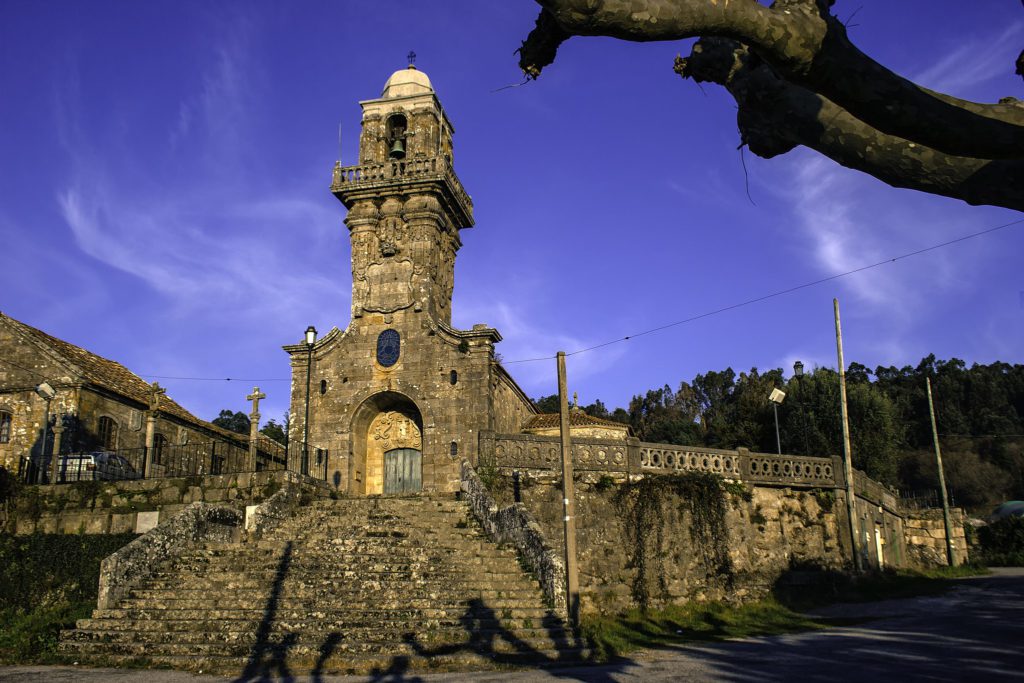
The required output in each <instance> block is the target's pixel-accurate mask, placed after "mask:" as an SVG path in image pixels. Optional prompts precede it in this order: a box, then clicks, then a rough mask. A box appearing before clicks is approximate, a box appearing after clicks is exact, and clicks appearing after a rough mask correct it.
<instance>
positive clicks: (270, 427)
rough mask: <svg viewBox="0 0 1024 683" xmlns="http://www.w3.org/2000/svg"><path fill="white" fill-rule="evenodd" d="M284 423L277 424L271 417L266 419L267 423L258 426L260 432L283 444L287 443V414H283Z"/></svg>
mask: <svg viewBox="0 0 1024 683" xmlns="http://www.w3.org/2000/svg"><path fill="white" fill-rule="evenodd" d="M284 420H285V421H284V424H278V423H277V421H275V420H274V419H273V418H271V419H270V420H269V421H267V424H265V425H263V426H262V427H260V434H262V435H263V436H265V437H268V438H270V439H273V440H274V441H276V442H278V443H280V444H285V443H288V415H287V413H286V414H285V418H284Z"/></svg>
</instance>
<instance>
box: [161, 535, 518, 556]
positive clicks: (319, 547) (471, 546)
mask: <svg viewBox="0 0 1024 683" xmlns="http://www.w3.org/2000/svg"><path fill="white" fill-rule="evenodd" d="M397 551H400V552H401V553H402V554H403V555H411V556H417V557H421V556H422V557H436V558H456V559H459V558H460V557H461V556H462V555H463V554H464V553H466V552H467V551H469V552H472V553H473V555H474V556H475V557H501V558H509V559H515V557H516V552H515V550H513V549H512V548H502V547H499V546H495V544H494V543H492V542H490V541H479V542H476V541H474V542H471V543H465V544H459V545H452V546H445V545H438V544H436V543H431V542H420V541H409V540H401V541H393V540H392V541H388V540H381V539H329V538H323V539H306V540H302V541H296V542H294V543H292V544H291V553H292V555H293V556H295V555H296V554H299V553H302V554H312V555H313V556H332V557H336V556H337V555H338V554H339V553H345V554H346V556H347V555H368V556H373V555H379V554H383V553H388V552H389V553H391V554H392V555H393V554H395V553H396V552H397ZM285 552H286V544H276V543H273V544H272V545H271V543H270V542H262V541H261V542H258V543H255V544H252V543H245V544H238V545H226V544H224V545H218V546H215V547H207V548H203V549H197V550H190V551H188V552H185V553H182V554H181V555H179V556H178V558H179V559H182V560H187V559H191V558H202V557H226V558H231V557H251V556H260V555H262V556H264V557H267V556H269V557H273V558H278V559H280V558H281V557H282V556H283V555H284V554H285Z"/></svg>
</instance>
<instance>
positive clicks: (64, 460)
mask: <svg viewBox="0 0 1024 683" xmlns="http://www.w3.org/2000/svg"><path fill="white" fill-rule="evenodd" d="M58 468H59V469H58V471H57V481H62V482H67V481H94V480H103V481H118V480H121V479H139V478H141V477H142V475H141V474H139V472H137V471H136V469H135V468H134V467H133V466H132V464H131V463H130V462H128V460H127V458H124V457H123V456H120V455H118V454H117V453H110V452H106V451H95V452H93V453H72V454H69V455H62V456H61V458H60V463H59V464H58Z"/></svg>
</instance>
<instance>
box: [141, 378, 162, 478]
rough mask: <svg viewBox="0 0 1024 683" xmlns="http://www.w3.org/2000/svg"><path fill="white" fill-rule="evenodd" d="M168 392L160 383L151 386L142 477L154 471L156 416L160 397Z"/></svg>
mask: <svg viewBox="0 0 1024 683" xmlns="http://www.w3.org/2000/svg"><path fill="white" fill-rule="evenodd" d="M166 393H167V390H166V389H164V388H163V387H162V386H160V383H159V382H153V383H152V384H150V385H149V410H148V411H146V458H145V460H143V463H142V476H143V477H148V476H150V475H151V474H152V469H153V439H155V438H156V416H157V413H158V412H159V411H160V397H161V396H163V395H164V394H166Z"/></svg>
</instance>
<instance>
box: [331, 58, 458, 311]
mask: <svg viewBox="0 0 1024 683" xmlns="http://www.w3.org/2000/svg"><path fill="white" fill-rule="evenodd" d="M359 104H360V106H361V107H362V109H363V118H362V131H361V134H360V137H359V164H358V165H357V166H344V167H343V166H341V164H340V162H339V163H338V164H337V165H336V166H335V168H334V177H333V180H332V183H331V191H332V192H333V193H334V196H336V197H337V198H338V199H339V200H340V201H341V202H342V203H343V204H344V205H345V208H347V209H348V216H347V217H346V218H345V224H346V225H347V226H348V229H349V234H350V237H351V240H352V325H365V324H369V323H376V322H382V323H387V324H389V325H395V326H402V323H405V324H409V323H412V322H413V321H412V320H410V318H411V317H415V316H418V315H423V314H426V315H427V316H429V317H430V318H431V319H432V320H434V321H435V322H440V323H444V324H445V325H450V324H451V302H452V289H453V286H454V275H455V254H456V252H458V250H459V247H460V246H461V240H460V239H459V230H462V229H463V228H469V227H472V226H473V203H472V201H471V200H470V198H469V195H468V194H466V191H465V190H464V189H463V187H462V183H461V182H459V178H458V176H456V175H455V170H454V167H453V166H452V133H453V128H452V125H451V122H450V121H449V120H448V116H447V115H446V114H445V111H444V109H443V108H442V107H441V103H440V101H439V100H438V99H437V95H436V94H435V92H434V88H433V86H432V85H431V83H430V79H429V78H427V75H426V74H425V73H423V72H422V71H419V70H417V69H416V67H414V66H413V65H411V64H410V65H409V68H407V69H402V70H400V71H396V72H395V73H394V74H392V75H391V78H389V79H388V80H387V83H385V84H384V91H383V93H381V96H380V97H379V98H378V99H374V100H366V101H363V102H360V103H359Z"/></svg>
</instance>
